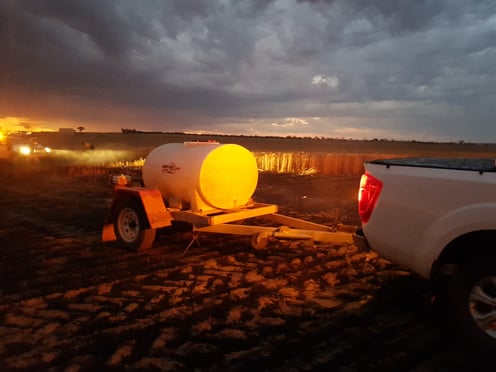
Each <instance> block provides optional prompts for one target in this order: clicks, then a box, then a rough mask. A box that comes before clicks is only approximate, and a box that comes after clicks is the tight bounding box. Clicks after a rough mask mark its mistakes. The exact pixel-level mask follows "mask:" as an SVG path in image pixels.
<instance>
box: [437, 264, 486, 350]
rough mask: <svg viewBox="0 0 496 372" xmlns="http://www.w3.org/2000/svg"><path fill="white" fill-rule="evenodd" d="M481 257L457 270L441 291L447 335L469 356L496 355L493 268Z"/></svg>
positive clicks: (441, 303)
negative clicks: (446, 321) (449, 334)
mask: <svg viewBox="0 0 496 372" xmlns="http://www.w3.org/2000/svg"><path fill="white" fill-rule="evenodd" d="M494 262H495V256H494V255H481V256H479V257H476V258H473V259H471V260H470V261H469V262H467V263H466V264H464V265H461V266H459V267H458V269H457V270H456V272H455V273H454V274H453V276H452V277H450V278H449V280H448V281H447V283H446V285H445V288H441V293H440V306H441V309H442V310H443V316H446V317H447V319H448V323H449V324H448V326H449V332H450V333H452V334H453V333H454V336H456V339H457V340H460V341H461V342H462V346H463V348H464V349H466V350H467V351H468V352H469V353H470V354H471V355H472V356H476V357H477V358H482V359H485V358H486V357H489V356H490V355H494V353H496V265H495V264H494Z"/></svg>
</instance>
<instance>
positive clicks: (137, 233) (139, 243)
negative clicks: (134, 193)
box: [113, 198, 157, 251]
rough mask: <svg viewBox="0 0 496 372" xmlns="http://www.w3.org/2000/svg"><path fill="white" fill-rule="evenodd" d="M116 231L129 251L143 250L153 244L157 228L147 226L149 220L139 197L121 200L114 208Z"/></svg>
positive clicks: (120, 242) (121, 242) (118, 238)
mask: <svg viewBox="0 0 496 372" xmlns="http://www.w3.org/2000/svg"><path fill="white" fill-rule="evenodd" d="M113 224H114V232H115V236H116V237H117V240H118V242H119V244H121V245H123V246H124V247H125V248H126V249H127V250H129V251H141V250H145V249H148V248H150V247H151V246H152V244H153V241H154V240H155V236H156V234H157V230H156V229H149V228H146V225H147V221H146V218H145V213H144V210H143V207H142V205H141V203H140V202H139V200H138V199H136V198H126V199H122V200H120V201H119V202H118V203H117V205H116V207H115V209H114V218H113Z"/></svg>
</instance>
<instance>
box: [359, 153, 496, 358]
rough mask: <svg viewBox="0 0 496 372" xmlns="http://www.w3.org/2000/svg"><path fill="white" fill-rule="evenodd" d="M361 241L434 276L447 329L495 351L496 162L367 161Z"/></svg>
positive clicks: (474, 346)
mask: <svg viewBox="0 0 496 372" xmlns="http://www.w3.org/2000/svg"><path fill="white" fill-rule="evenodd" d="M358 207H359V214H360V218H361V222H362V224H361V227H360V228H359V229H357V231H356V233H355V236H354V238H355V243H356V245H358V246H359V247H361V248H364V249H372V250H374V251H376V252H378V253H379V254H380V255H382V256H383V257H385V258H387V259H389V260H391V261H392V262H395V263H398V264H400V265H402V266H403V267H405V268H407V269H409V270H411V271H414V272H415V273H417V274H419V275H420V276H422V277H424V278H427V279H430V280H431V281H432V283H433V289H434V290H435V292H434V293H435V298H436V301H437V302H438V303H439V305H440V308H441V309H442V311H443V313H442V314H443V315H442V316H443V318H445V319H446V320H448V325H449V330H450V332H452V333H453V334H454V335H455V336H456V339H458V340H460V341H462V344H463V345H464V346H465V347H467V348H469V349H470V351H475V352H476V353H477V354H480V355H491V354H492V355H493V356H494V355H495V354H494V353H495V352H496V166H495V161H494V160H490V159H439V158H398V159H390V160H375V161H370V162H367V163H365V172H364V174H363V175H362V178H361V180H360V190H359V196H358Z"/></svg>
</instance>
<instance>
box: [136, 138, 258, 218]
mask: <svg viewBox="0 0 496 372" xmlns="http://www.w3.org/2000/svg"><path fill="white" fill-rule="evenodd" d="M142 176H143V182H144V184H145V186H146V187H153V188H157V189H158V190H159V191H160V192H161V193H162V196H163V198H164V200H165V201H166V204H167V206H168V207H170V208H179V209H191V210H192V211H194V212H207V213H208V212H209V211H213V210H216V209H220V210H229V209H236V208H240V207H243V206H246V205H247V204H248V203H249V202H250V199H251V196H252V195H253V193H254V192H255V189H256V187H257V183H258V167H257V163H256V160H255V157H254V155H253V154H252V153H251V152H250V151H248V150H247V149H246V148H244V147H243V146H240V145H236V144H220V143H218V142H184V143H167V144H165V145H162V146H159V147H157V148H155V149H153V150H152V151H151V152H150V154H148V156H147V158H146V160H145V163H144V165H143V170H142Z"/></svg>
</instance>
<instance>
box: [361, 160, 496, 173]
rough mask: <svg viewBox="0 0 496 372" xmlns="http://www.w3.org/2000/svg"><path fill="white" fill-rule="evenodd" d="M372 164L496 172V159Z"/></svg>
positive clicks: (376, 161)
mask: <svg viewBox="0 0 496 372" xmlns="http://www.w3.org/2000/svg"><path fill="white" fill-rule="evenodd" d="M369 163H372V164H382V165H387V166H389V165H399V166H403V167H423V168H440V169H454V170H468V171H477V172H496V164H495V159H454V158H422V157H419V158H395V159H377V160H372V161H369Z"/></svg>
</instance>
